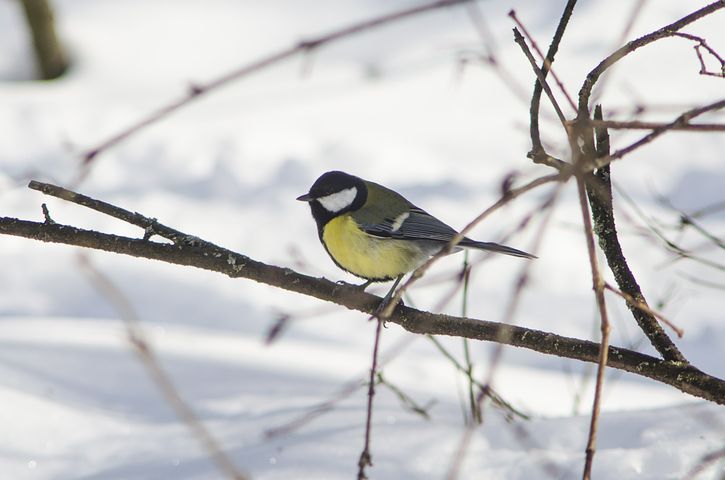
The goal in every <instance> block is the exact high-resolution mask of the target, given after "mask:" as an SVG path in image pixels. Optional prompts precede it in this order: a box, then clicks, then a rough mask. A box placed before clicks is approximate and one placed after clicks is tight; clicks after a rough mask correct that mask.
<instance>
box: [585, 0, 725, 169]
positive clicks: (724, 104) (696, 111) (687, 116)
mask: <svg viewBox="0 0 725 480" xmlns="http://www.w3.org/2000/svg"><path fill="white" fill-rule="evenodd" d="M723 2H725V0H723ZM721 108H725V99H722V100H718V101H716V102H713V103H710V104H708V105H704V106H702V107H697V108H693V109H691V110H688V111H686V112H684V113H682V114H681V115H680V116H678V117H677V118H676V119H674V120H673V121H672V122H670V123H665V124H663V125H662V126H660V127H657V128H655V129H654V130H652V132H650V133H648V134H647V135H645V136H644V137H642V138H640V139H639V140H637V141H636V142H633V143H631V144H630V145H628V146H626V147H623V148H620V149H619V150H617V151H615V152H614V153H612V154H611V155H606V156H604V157H599V158H597V159H596V161H595V162H594V167H595V168H602V167H603V166H605V165H607V164H609V163H611V162H613V161H614V160H617V159H620V158H622V157H624V156H625V155H627V154H629V153H631V152H632V151H634V150H636V149H638V148H640V147H642V146H644V145H647V144H648V143H650V142H651V141H652V140H654V139H655V138H657V137H659V136H660V135H662V134H663V133H666V132H668V131H670V130H673V129H675V128H677V127H678V126H682V125H687V124H689V122H690V120H692V119H693V118H695V117H697V116H699V115H702V114H703V113H708V112H712V111H715V110H720V109H721Z"/></svg>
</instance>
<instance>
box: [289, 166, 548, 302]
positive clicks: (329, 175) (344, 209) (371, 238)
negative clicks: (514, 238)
mask: <svg viewBox="0 0 725 480" xmlns="http://www.w3.org/2000/svg"><path fill="white" fill-rule="evenodd" d="M297 200H299V201H301V202H307V203H308V204H309V206H310V210H311V212H312V217H313V218H314V220H315V223H316V224H317V234H318V236H319V239H320V242H321V243H322V245H323V246H324V247H325V250H326V251H327V253H328V254H329V256H330V258H332V261H333V262H335V264H336V265H337V266H338V267H340V268H341V269H343V270H345V271H346V272H349V273H351V274H353V275H355V276H356V277H359V278H362V279H364V280H365V283H363V284H362V285H360V287H362V288H363V289H364V288H365V287H367V286H368V285H370V284H371V283H373V282H387V281H392V280H394V281H395V283H394V284H393V287H392V288H391V289H390V291H389V292H388V295H386V297H385V298H386V299H388V298H389V297H390V295H391V294H392V292H393V290H394V289H395V287H396V286H397V285H398V283H399V282H400V280H401V279H402V278H403V276H405V274H406V273H408V272H411V271H413V270H415V269H416V268H418V267H419V266H421V265H422V264H423V263H424V262H425V261H426V260H428V259H429V258H430V257H431V256H433V255H435V254H437V253H438V252H440V251H441V250H442V249H444V248H445V247H446V246H447V245H448V243H449V242H450V241H451V240H452V239H453V238H454V237H455V236H456V235H458V232H457V231H456V230H455V229H453V228H452V227H450V226H448V225H447V224H445V223H443V222H442V221H441V220H438V219H437V218H436V217H434V216H433V215H431V214H429V213H428V212H426V211H425V210H423V209H421V208H419V207H417V206H415V205H414V204H413V203H411V202H410V201H408V200H407V199H406V198H405V197H403V196H402V195H401V194H399V193H397V192H396V191H394V190H391V189H389V188H386V187H384V186H382V185H379V184H377V183H374V182H371V181H369V180H363V179H362V178H360V177H356V176H354V175H350V174H348V173H345V172H341V171H336V170H334V171H329V172H326V173H323V174H322V175H321V176H320V177H319V178H318V179H317V180H316V181H315V182H314V183H313V184H312V186H311V187H310V189H309V191H308V192H307V193H305V194H303V195H300V196H299V197H297ZM462 249H477V250H484V251H489V252H496V253H503V254H506V255H512V256H514V257H521V258H529V259H531V258H536V257H535V256H534V255H531V254H530V253H526V252H524V251H521V250H517V249H515V248H512V247H507V246H505V245H500V244H498V243H493V242H479V241H476V240H472V239H470V238H468V237H463V239H461V241H460V242H459V243H458V244H457V245H456V246H455V247H454V249H453V250H452V252H451V253H453V252H455V251H460V250H462ZM383 302H385V299H384V300H383Z"/></svg>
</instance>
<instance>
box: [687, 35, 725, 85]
mask: <svg viewBox="0 0 725 480" xmlns="http://www.w3.org/2000/svg"><path fill="white" fill-rule="evenodd" d="M675 35H676V36H678V37H681V38H686V39H688V40H692V41H694V42H697V45H695V47H694V48H695V55H697V60H698V61H699V62H700V75H710V76H712V77H720V78H723V77H725V59H724V58H722V57H721V56H720V54H719V53H717V51H715V49H714V48H712V47H711V46H710V45H708V44H707V41H706V40H705V39H704V38H702V37H698V36H697V35H690V34H689V33H679V32H678V33H676V34H675ZM701 48H702V49H704V50H705V51H706V52H707V53H709V54H710V55H711V56H712V57H714V58H715V60H717V61H718V62H720V71H719V72H711V71H709V70H708V69H707V65H705V59H704V58H703V56H702V52H700V49H701Z"/></svg>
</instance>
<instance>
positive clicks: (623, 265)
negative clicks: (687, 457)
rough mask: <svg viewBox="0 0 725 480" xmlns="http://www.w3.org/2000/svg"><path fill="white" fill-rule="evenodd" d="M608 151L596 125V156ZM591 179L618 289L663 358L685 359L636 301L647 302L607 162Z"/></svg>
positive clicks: (598, 227)
mask: <svg viewBox="0 0 725 480" xmlns="http://www.w3.org/2000/svg"><path fill="white" fill-rule="evenodd" d="M594 116H595V118H598V119H601V116H602V111H601V107H599V106H597V108H596V111H595V113H594ZM608 154H609V135H608V133H607V129H606V128H601V129H597V156H601V157H606V156H607V155H608ZM594 177H595V180H596V182H597V183H596V184H594V183H593V182H594V180H592V181H591V183H590V185H589V186H588V187H587V196H588V198H589V205H590V206H591V207H592V219H593V220H594V226H595V228H594V231H595V232H596V234H597V237H598V238H599V247H600V248H601V249H602V251H603V252H604V256H605V257H606V259H607V264H608V265H609V269H610V270H611V271H612V273H613V274H614V279H615V280H616V282H617V285H619V288H620V290H622V292H624V293H626V294H627V295H629V296H630V297H633V298H634V299H635V301H636V302H635V303H630V302H627V306H628V307H629V310H630V311H631V312H632V315H633V316H634V319H635V320H636V321H637V325H639V328H641V329H642V331H643V332H644V333H645V335H647V338H648V339H649V341H650V343H652V346H653V347H654V348H655V349H656V350H657V351H658V352H659V353H660V355H662V358H664V359H665V360H671V361H676V362H683V363H687V359H686V358H685V357H684V356H683V355H682V353H681V352H680V351H679V349H678V348H677V346H675V344H674V343H673V342H672V340H671V339H670V337H669V336H668V335H667V333H666V332H665V331H664V329H663V328H662V326H661V325H660V324H659V322H658V321H657V319H656V318H655V316H654V315H652V314H651V313H650V312H648V311H647V310H645V309H643V308H639V307H638V306H637V303H641V304H644V305H647V301H646V300H645V298H644V295H643V294H642V290H641V289H640V288H639V284H638V283H637V279H636V278H635V277H634V274H633V273H632V270H631V269H630V268H629V264H628V263H627V259H626V258H625V257H624V252H623V251H622V245H621V244H620V243H619V236H618V234H617V226H616V224H615V222H614V210H613V206H612V183H611V178H610V166H609V165H605V166H604V167H602V168H600V169H598V170H596V171H595V172H594Z"/></svg>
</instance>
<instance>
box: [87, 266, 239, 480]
mask: <svg viewBox="0 0 725 480" xmlns="http://www.w3.org/2000/svg"><path fill="white" fill-rule="evenodd" d="M79 259H80V264H81V267H83V270H84V271H85V273H86V274H87V275H88V276H89V277H90V279H91V280H92V282H93V285H94V286H95V287H96V288H98V289H99V290H100V291H101V293H103V294H104V295H105V296H106V297H107V298H108V299H109V300H110V301H111V303H112V304H113V306H114V307H115V308H116V310H117V311H118V313H119V316H120V317H121V320H122V321H123V323H124V325H125V327H126V335H127V337H128V341H129V343H130V344H131V346H132V347H133V351H134V352H135V353H136V355H137V356H138V358H139V360H140V361H141V364H142V365H143V367H144V368H145V369H146V371H147V372H148V374H149V376H150V377H151V379H152V381H153V382H154V384H155V385H156V387H157V388H158V389H159V390H160V391H161V394H162V395H163V396H164V398H165V399H166V401H167V402H168V404H169V405H170V406H171V408H172V409H173V410H174V413H176V416H177V417H179V419H181V420H182V421H183V422H184V423H185V424H186V426H187V427H188V428H189V430H190V431H191V432H192V434H193V435H194V436H195V437H196V439H197V440H198V441H199V443H200V444H201V446H202V447H203V448H204V449H205V450H206V451H207V453H208V454H209V456H210V457H211V458H212V459H213V460H214V463H216V466H217V468H219V470H220V471H222V472H223V473H224V475H225V476H226V477H228V478H231V479H232V480H247V479H248V477H247V476H246V475H244V474H243V473H241V472H240V471H239V470H238V469H237V467H236V466H235V465H234V462H232V459H231V458H229V456H228V455H227V454H226V453H225V452H224V450H223V449H222V448H221V445H219V442H218V441H217V439H216V438H214V436H213V435H212V434H211V433H210V432H209V430H208V429H207V428H206V427H205V426H204V423H203V422H202V421H201V420H200V419H199V417H197V416H196V413H194V410H193V409H192V408H191V407H190V406H189V404H188V403H186V401H185V400H184V398H183V397H182V396H181V393H179V390H178V389H177V388H176V385H174V382H173V381H172V380H171V377H169V375H168V374H167V373H166V371H165V370H164V368H163V367H162V365H161V362H159V359H158V358H157V357H156V353H155V352H154V350H153V349H152V348H151V345H150V344H149V343H148V341H147V340H146V338H147V336H146V334H145V332H144V329H143V328H142V327H141V322H140V319H139V316H138V315H137V314H136V311H135V310H134V308H133V306H132V305H131V303H130V302H129V301H128V300H127V299H126V297H125V296H124V295H123V294H122V293H121V292H120V291H119V290H118V288H117V287H116V286H115V285H114V284H113V283H112V282H111V280H110V279H109V278H108V277H106V276H105V275H103V273H101V272H100V271H99V270H97V269H96V268H95V267H94V266H93V265H92V264H91V263H90V261H89V259H88V258H86V257H85V256H81V257H79Z"/></svg>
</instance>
